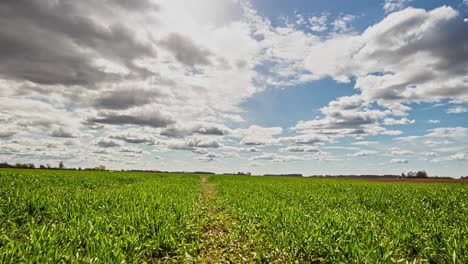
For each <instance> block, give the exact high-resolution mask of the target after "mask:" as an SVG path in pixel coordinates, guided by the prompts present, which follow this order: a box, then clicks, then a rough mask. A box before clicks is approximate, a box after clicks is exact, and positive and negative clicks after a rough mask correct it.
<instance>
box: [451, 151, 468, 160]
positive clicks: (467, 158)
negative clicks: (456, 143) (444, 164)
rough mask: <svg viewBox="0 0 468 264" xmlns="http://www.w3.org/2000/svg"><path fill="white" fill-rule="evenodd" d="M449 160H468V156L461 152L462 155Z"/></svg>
mask: <svg viewBox="0 0 468 264" xmlns="http://www.w3.org/2000/svg"><path fill="white" fill-rule="evenodd" d="M447 159H448V160H468V154H466V153H461V152H460V153H456V154H453V155H451V156H449V157H447Z"/></svg>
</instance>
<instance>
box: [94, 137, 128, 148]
mask: <svg viewBox="0 0 468 264" xmlns="http://www.w3.org/2000/svg"><path fill="white" fill-rule="evenodd" d="M93 145H96V146H98V147H101V148H115V147H120V146H122V145H121V144H120V143H119V142H117V141H115V140H112V139H106V138H101V139H97V140H95V141H94V142H93Z"/></svg>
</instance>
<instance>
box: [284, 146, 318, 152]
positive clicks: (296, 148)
mask: <svg viewBox="0 0 468 264" xmlns="http://www.w3.org/2000/svg"><path fill="white" fill-rule="evenodd" d="M280 151H281V152H319V151H320V149H319V148H318V147H315V146H289V147H286V148H282V149H280Z"/></svg>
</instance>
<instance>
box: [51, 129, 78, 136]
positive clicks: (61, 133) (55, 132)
mask: <svg viewBox="0 0 468 264" xmlns="http://www.w3.org/2000/svg"><path fill="white" fill-rule="evenodd" d="M49 136H51V137H61V138H76V137H78V136H77V135H76V134H75V133H73V132H72V131H68V130H67V129H65V128H63V127H59V128H57V129H55V130H53V131H52V132H50V133H49Z"/></svg>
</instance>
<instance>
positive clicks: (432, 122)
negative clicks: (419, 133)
mask: <svg viewBox="0 0 468 264" xmlns="http://www.w3.org/2000/svg"><path fill="white" fill-rule="evenodd" d="M427 122H428V123H429V124H439V123H440V120H432V119H431V120H428V121H427Z"/></svg>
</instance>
